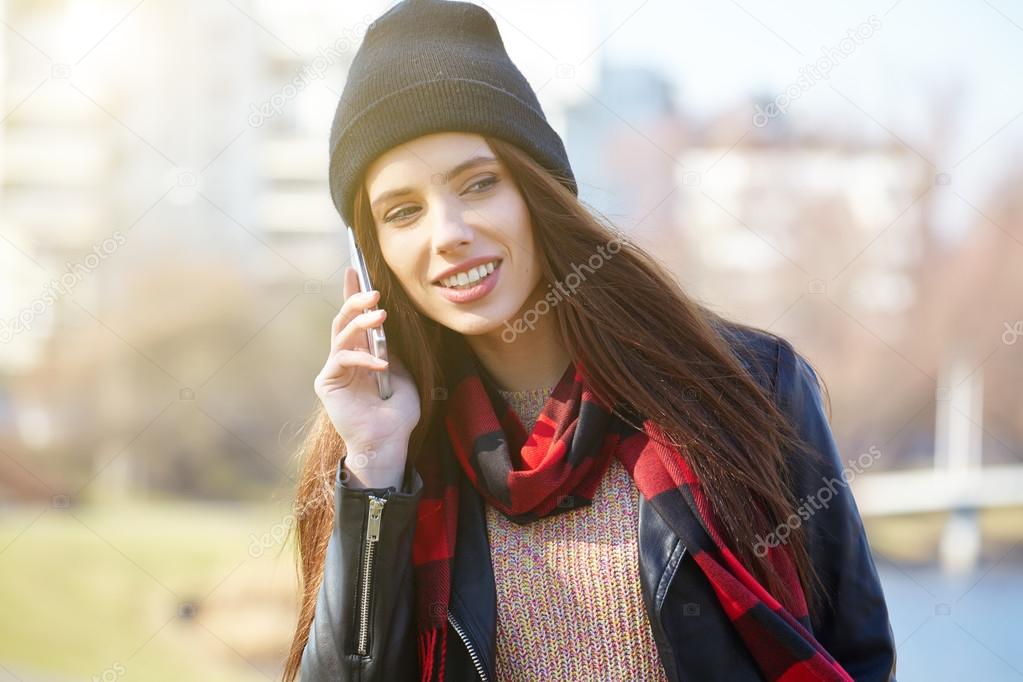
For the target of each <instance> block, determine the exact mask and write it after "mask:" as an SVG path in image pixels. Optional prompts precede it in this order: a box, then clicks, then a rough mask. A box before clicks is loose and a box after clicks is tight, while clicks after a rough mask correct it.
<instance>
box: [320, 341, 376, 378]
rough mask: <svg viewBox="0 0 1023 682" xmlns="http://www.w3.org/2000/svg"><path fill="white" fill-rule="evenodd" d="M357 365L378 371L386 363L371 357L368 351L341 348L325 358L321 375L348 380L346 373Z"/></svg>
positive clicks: (352, 370) (350, 371)
mask: <svg viewBox="0 0 1023 682" xmlns="http://www.w3.org/2000/svg"><path fill="white" fill-rule="evenodd" d="M359 367H363V368H365V369H368V370H375V371H378V372H379V371H382V370H384V369H386V368H387V363H386V362H384V361H382V360H378V359H377V358H375V357H373V355H372V354H371V353H370V352H369V351H364V350H349V349H342V350H339V351H337V352H336V353H334V354H333V355H331V357H330V358H329V359H328V360H327V364H326V366H325V367H324V374H323V377H324V379H326V380H328V381H335V380H341V379H344V380H346V381H349V380H350V378H349V377H348V376H347V375H348V374H349V373H352V372H354V370H355V369H356V368H359Z"/></svg>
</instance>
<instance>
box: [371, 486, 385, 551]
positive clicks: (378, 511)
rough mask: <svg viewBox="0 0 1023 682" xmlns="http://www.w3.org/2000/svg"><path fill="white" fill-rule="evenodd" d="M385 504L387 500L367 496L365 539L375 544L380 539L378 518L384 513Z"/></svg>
mask: <svg viewBox="0 0 1023 682" xmlns="http://www.w3.org/2000/svg"><path fill="white" fill-rule="evenodd" d="M385 502H387V500H386V499H384V498H383V497H377V496H375V495H370V496H369V521H368V523H367V524H366V539H367V540H368V541H370V542H376V541H377V540H379V539H380V516H381V515H382V514H383V512H384V503H385Z"/></svg>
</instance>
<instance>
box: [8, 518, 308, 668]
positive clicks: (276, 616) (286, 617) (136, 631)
mask: <svg viewBox="0 0 1023 682" xmlns="http://www.w3.org/2000/svg"><path fill="white" fill-rule="evenodd" d="M288 511H289V510H288V508H287V506H286V505H283V504H282V505H273V504H267V505H260V506H208V505H200V504H188V503H130V504H123V505H120V506H104V507H91V508H73V509H69V510H65V509H56V508H44V507H41V506H38V507H24V508H14V509H13V510H11V509H7V510H5V511H4V513H3V514H2V515H0V604H2V605H3V607H2V608H0V663H2V664H3V665H4V666H7V667H10V668H11V669H12V670H15V671H19V673H20V672H25V673H31V674H32V675H37V674H38V675H39V676H41V677H45V676H52V677H55V678H58V679H59V678H61V677H68V678H71V677H74V678H78V679H82V678H85V679H92V678H93V676H96V677H97V678H99V679H117V678H119V677H120V676H121V675H124V676H126V677H128V679H145V680H152V681H154V682H160V681H162V680H168V681H169V680H182V679H192V680H199V679H202V680H213V679H215V680H223V681H224V682H235V681H237V682H246V681H253V680H266V679H279V671H280V668H281V665H282V662H283V657H284V654H285V651H286V647H287V645H288V642H289V641H290V636H291V628H292V627H293V624H294V618H295V602H294V599H295V594H294V589H295V578H294V568H293V561H292V551H291V547H290V546H289V547H287V548H286V549H285V550H284V551H283V553H281V547H282V545H281V543H280V542H276V541H273V540H269V542H270V546H268V547H265V548H264V551H263V552H262V554H261V555H258V556H253V555H252V554H253V553H257V554H258V552H253V551H252V550H251V548H252V547H253V545H252V543H253V538H254V537H256V538H258V537H260V536H262V535H263V534H264V533H267V534H269V533H271V531H273V530H274V529H276V530H283V529H284V528H285V527H286V521H285V517H286V515H287V513H288ZM183 602H185V603H194V604H196V605H197V606H196V609H195V611H194V616H193V617H192V618H190V619H189V618H182V617H180V616H179V613H180V606H181V604H182V603H183ZM186 610H187V609H186ZM104 671H107V676H106V677H104ZM118 671H120V672H118Z"/></svg>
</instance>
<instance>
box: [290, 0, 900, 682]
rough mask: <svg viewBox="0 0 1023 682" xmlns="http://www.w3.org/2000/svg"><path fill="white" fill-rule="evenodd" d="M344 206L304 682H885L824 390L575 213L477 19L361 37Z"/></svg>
mask: <svg viewBox="0 0 1023 682" xmlns="http://www.w3.org/2000/svg"><path fill="white" fill-rule="evenodd" d="M330 189H331V195H332V197H333V200H334V203H335V205H336V207H337V209H338V211H339V213H340V214H341V216H342V217H343V218H344V219H345V221H346V223H348V224H350V225H352V226H353V229H354V230H355V232H356V234H357V238H358V240H359V243H360V245H361V246H362V248H363V250H364V251H365V255H366V259H367V262H368V266H369V269H370V273H371V277H372V280H373V282H374V284H375V285H376V286H377V287H378V290H376V291H369V292H359V291H358V285H357V283H356V280H355V277H354V271H353V270H352V269H351V268H348V269H346V272H345V284H344V298H345V301H344V303H343V305H342V307H341V310H340V312H339V313H338V315H337V317H336V318H335V319H334V321H333V325H332V329H331V348H330V353H329V356H328V359H327V361H326V363H325V365H324V367H323V369H322V370H321V372H320V373H319V375H318V376H317V378H316V381H315V382H314V384H315V389H316V393H317V395H318V396H319V398H320V400H321V402H322V406H321V409H320V411H319V412H318V414H317V416H316V422H315V426H314V429H313V431H312V432H311V434H310V436H309V439H308V441H307V443H306V446H305V448H304V461H303V466H302V477H301V482H300V486H299V490H298V499H297V503H298V508H299V509H300V510H302V511H301V514H300V515H299V516H300V518H299V522H298V525H297V527H298V543H297V548H298V552H299V565H300V571H301V575H302V579H303V593H302V608H301V613H300V615H299V622H298V627H297V629H296V633H295V637H294V641H293V643H292V648H291V652H290V656H289V658H288V662H287V666H286V670H285V676H284V677H285V679H286V680H293V679H294V678H295V676H296V675H298V674H299V673H301V677H302V679H303V680H337V679H343V680H364V681H368V680H388V681H390V680H412V679H421V680H478V679H483V680H506V679H507V680H534V679H541V678H546V679H552V680H585V679H612V680H619V679H620V680H717V679H722V680H762V679H767V680H781V679H784V680H850V679H856V680H893V679H894V670H895V652H894V644H893V640H892V633H891V628H890V626H889V622H888V613H887V609H886V606H885V601H884V596H883V594H882V591H881V587H880V584H879V582H878V577H877V572H876V569H875V567H874V564H873V561H872V559H871V556H870V551H869V547H868V545H867V541H866V538H865V535H864V532H863V526H862V523H861V520H860V517H859V514H858V512H857V509H856V505H855V503H854V501H853V498H852V495H851V493H850V491H849V490H848V486H847V485H846V479H845V478H844V477H843V476H842V469H843V467H842V463H841V461H840V459H839V456H838V453H837V451H836V448H835V443H834V441H833V439H832V436H831V433H830V430H829V427H828V422H827V417H826V416H825V414H824V411H823V407H822V402H821V393H820V389H819V386H818V382H817V377H816V374H815V373H814V372H813V370H812V369H811V368H810V366H809V364H808V363H807V362H806V361H805V360H804V359H803V358H802V357H801V356H799V355H798V354H796V353H795V351H794V350H793V348H792V346H791V344H789V343H788V342H787V341H785V340H784V339H781V338H778V337H776V336H774V335H771V334H769V333H767V332H764V331H761V330H757V329H754V328H751V327H747V326H743V325H739V324H737V323H734V322H728V321H726V320H724V319H722V318H720V317H718V316H717V315H715V314H714V313H712V312H711V311H709V310H708V309H706V308H704V307H702V306H700V305H698V304H697V303H695V302H693V301H692V300H691V299H689V298H688V297H687V296H686V295H685V294H684V292H682V291H681V290H679V288H678V286H677V284H675V282H674V280H673V279H672V278H671V277H670V275H668V274H666V273H665V272H664V271H663V270H662V269H661V268H660V267H659V266H658V265H657V264H656V262H655V261H654V260H653V259H651V258H650V257H649V256H648V255H647V254H645V253H644V252H643V251H642V250H640V249H639V248H637V247H636V246H635V245H633V244H630V243H629V242H628V241H627V240H623V239H622V238H620V236H619V235H617V233H615V232H614V231H613V230H611V229H609V228H608V227H607V226H605V225H604V224H603V223H602V222H600V221H598V220H597V219H596V218H595V217H594V216H593V215H591V213H590V212H589V211H588V210H586V209H585V208H584V207H583V206H582V205H581V204H580V203H579V201H578V199H577V186H576V182H575V179H574V176H573V174H572V170H571V167H570V165H569V163H568V159H567V157H566V154H565V149H564V145H563V144H562V142H561V140H560V138H559V137H558V135H557V134H556V133H555V132H554V130H553V129H552V128H551V127H550V126H549V125H548V123H547V121H546V118H545V116H544V114H543V113H542V110H541V108H540V105H539V103H538V101H537V99H536V95H535V93H534V92H533V90H532V89H531V88H530V86H529V84H528V83H527V82H526V80H525V79H524V78H523V77H522V74H521V73H520V72H519V71H518V69H517V68H516V67H515V66H514V64H513V63H512V62H511V61H510V60H509V58H508V55H507V53H506V51H505V49H504V46H503V43H502V41H501V37H500V35H499V33H498V30H497V27H496V25H495V24H494V21H493V19H492V17H491V16H490V15H489V14H488V13H487V12H486V11H485V10H483V9H482V8H479V7H477V6H475V5H472V4H469V3H462V2H446V1H442V0H407V1H406V2H402V3H399V4H398V5H396V6H395V7H393V8H392V9H391V10H390V11H388V12H387V13H386V14H384V15H383V16H382V17H380V18H379V19H377V20H376V21H375V22H374V23H373V24H372V25H371V26H370V27H369V29H368V31H367V33H366V36H365V39H364V41H363V43H362V45H361V46H360V49H359V52H358V53H357V55H356V57H355V59H354V61H353V64H352V67H351V70H350V72H349V76H348V81H347V83H346V86H345V90H344V93H343V94H342V96H341V101H340V103H339V105H338V109H337V112H336V114H335V119H334V125H333V127H332V131H331V159H330ZM374 307H375V308H377V309H376V310H373V311H372V312H362V311H363V310H365V309H370V308H374ZM380 325H383V328H384V330H385V333H386V335H387V339H388V344H389V354H390V364H389V365H388V364H387V363H383V362H379V361H377V360H375V359H374V358H373V356H372V355H371V354H370V353H369V352H367V350H366V348H365V330H366V329H369V328H372V327H375V326H380ZM384 368H386V369H388V370H389V371H390V373H391V380H392V385H393V388H394V394H393V396H392V397H390V398H389V399H388V400H386V401H383V400H380V398H379V397H378V395H377V389H376V381H375V376H374V372H378V371H381V370H383V369H384Z"/></svg>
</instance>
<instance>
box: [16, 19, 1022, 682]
mask: <svg viewBox="0 0 1023 682" xmlns="http://www.w3.org/2000/svg"><path fill="white" fill-rule="evenodd" d="M390 4H392V3H389V2H346V3H340V2H333V3H327V2H307V1H299V0H295V1H293V2H289V3H277V2H268V1H253V0H210V1H208V2H197V1H195V0H189V1H186V2H174V3H171V2H167V1H166V0H141V1H139V0H126V1H114V0H94V1H93V2H88V3H86V2H76V1H72V0H66V1H61V0H46V1H42V0H39V1H35V2H28V1H14V0H0V71H2V74H3V77H2V79H0V378H2V382H0V681H3V682H6V681H7V680H21V681H25V682H28V681H46V682H62V681H64V680H77V679H91V680H104V681H109V680H118V679H122V678H124V679H137V680H154V681H161V680H180V679H194V680H224V681H234V680H238V681H242V680H246V681H249V680H262V679H268V680H273V679H278V677H279V673H280V670H281V668H282V662H283V658H284V655H285V651H286V646H287V644H288V642H289V639H290V636H291V631H292V627H293V625H294V620H295V613H296V599H297V595H296V578H295V569H294V563H293V556H292V547H291V546H290V545H289V544H285V542H284V537H285V535H286V533H287V531H288V529H289V528H290V527H291V526H292V525H293V524H294V520H295V516H294V512H293V509H292V506H291V505H292V499H293V490H294V485H295V482H296V474H297V462H296V460H295V452H296V449H297V447H298V444H299V441H300V437H301V434H302V429H303V427H304V424H305V421H306V419H307V417H308V416H309V415H310V414H311V413H312V411H313V409H314V407H315V405H316V400H317V399H316V397H315V395H314V393H313V391H312V380H313V377H314V376H315V374H316V373H317V372H318V371H319V368H320V367H321V365H322V362H323V360H324V359H325V358H326V353H327V348H328V346H327V342H328V338H329V325H330V320H331V318H332V317H333V316H334V314H335V313H336V311H337V309H338V308H339V306H340V303H341V286H342V282H341V274H342V273H343V268H344V267H345V265H347V263H348V254H347V252H346V248H345V246H344V239H343V238H342V235H343V233H342V225H341V224H340V220H339V218H338V216H337V215H336V214H335V212H334V210H333V208H332V206H331V203H330V200H329V196H328V192H327V186H326V164H327V137H328V131H329V127H330V122H331V118H332V116H333V113H334V108H335V105H336V102H337V99H338V97H339V96H340V92H341V89H342V87H343V84H344V79H345V74H346V71H347V68H348V65H349V63H350V61H351V59H352V57H353V55H354V53H355V50H356V49H357V47H358V45H359V43H360V41H361V39H362V36H363V34H364V32H365V29H366V26H367V25H368V24H369V23H370V22H371V21H372V20H373V19H374V18H375V17H377V16H379V14H381V13H382V12H383V11H385V10H386V9H387V8H388V7H389V6H390ZM479 4H483V5H484V6H486V7H487V8H488V9H489V10H490V11H491V13H492V14H493V15H494V17H495V19H496V20H497V22H498V24H499V27H500V29H501V32H502V35H503V37H504V40H505V43H506V46H507V48H508V50H509V53H510V54H511V56H512V59H513V60H514V61H515V62H516V63H517V64H518V65H519V66H520V68H521V69H522V71H523V72H524V73H525V75H526V77H527V78H528V79H529V81H530V82H531V84H532V85H533V87H534V89H536V91H537V92H538V96H539V98H540V100H541V102H542V104H543V106H544V108H545V111H546V112H547V115H548V117H549V119H550V120H551V122H552V124H553V125H554V127H555V128H556V129H557V130H558V131H559V133H560V134H561V135H562V136H563V138H564V140H565V141H566V146H567V147H568V152H569V157H570V159H571V161H572V164H573V167H574V170H575V174H576V177H577V178H578V179H579V182H580V186H581V192H580V196H581V198H582V199H583V201H584V202H586V203H587V204H588V205H590V206H591V207H593V209H594V210H597V211H600V212H601V213H603V214H604V215H605V216H607V217H608V219H609V220H611V221H612V222H613V223H615V224H616V225H617V226H618V227H619V228H621V229H622V230H623V231H624V232H626V233H627V234H628V235H630V236H631V237H632V238H633V239H634V240H635V241H637V242H639V243H640V244H641V245H643V246H645V247H646V248H648V250H650V251H651V253H653V254H654V255H655V256H656V257H657V258H659V259H660V260H661V261H662V262H663V263H664V264H665V265H666V266H667V267H668V268H670V270H671V271H672V272H673V273H674V274H675V276H676V277H677V279H678V281H679V282H680V284H682V285H683V287H685V288H686V289H687V290H688V291H689V292H691V293H692V294H693V295H694V296H696V297H697V298H699V299H700V300H702V301H703V302H705V303H706V304H707V305H710V306H711V307H713V308H714V309H716V310H719V311H721V312H723V313H725V314H727V315H730V316H732V317H734V318H736V319H740V320H743V321H745V322H749V323H752V324H756V325H758V326H761V327H764V328H767V329H770V330H771V331H774V332H777V333H779V334H781V335H783V336H785V337H786V338H788V339H790V340H791V341H792V342H793V343H794V344H795V346H796V348H797V349H798V350H799V351H800V352H801V353H803V354H804V355H805V356H806V357H807V358H808V359H810V361H811V362H812V363H813V364H814V366H815V367H816V368H818V369H819V371H820V373H821V375H822V377H823V378H824V380H825V382H826V383H827V386H828V389H829V392H830V399H831V409H832V413H831V416H832V424H833V429H834V433H835V437H836V439H837V441H838V443H839V446H840V450H841V452H842V454H843V458H844V459H845V460H846V461H847V462H848V464H849V469H850V472H851V473H850V476H849V480H850V485H851V486H852V488H853V490H854V492H855V494H856V498H857V500H858V503H859V505H860V510H861V512H862V514H863V516H864V519H865V522H866V524H867V527H868V533H869V537H870V540H871V543H872V546H873V550H874V552H875V557H876V561H877V565H878V569H879V571H880V572H881V576H882V580H883V582H884V587H885V591H886V594H887V596H888V600H889V606H890V609H891V612H892V622H893V626H894V629H895V635H896V641H897V642H898V646H899V655H898V667H899V673H900V675H899V678H900V680H923V679H943V680H945V679H947V680H955V679H963V678H966V677H969V678H971V679H983V680H1015V679H1020V678H1023V647H1021V646H1020V644H1021V641H1020V639H1019V633H1020V631H1021V627H1020V607H1021V606H1023V548H1021V541H1023V513H1021V512H1023V403H1021V401H1020V385H1021V379H1023V296H1021V292H1023V195H1021V191H1020V190H1021V188H1023V155H1021V153H1020V152H1021V150H1023V147H1021V140H1023V120H1021V119H1023V89H1021V88H1019V87H1018V84H1019V82H1020V77H1021V75H1023V7H1021V6H1020V5H1019V4H1018V3H1014V2H1011V1H1010V0H990V1H988V0H983V1H977V2H953V1H952V0H939V1H937V2H927V3H924V2H921V0H885V1H884V2H869V1H868V2H862V3H841V4H839V3H825V4H824V5H822V4H821V3H811V2H807V1H805V0H800V1H798V2H792V3H784V4H778V3H768V2H766V1H765V0H741V2H734V1H729V2H717V3H706V2H690V1H685V2H667V1H666V0H652V1H651V0H631V1H628V2H611V1H610V0H600V1H599V2H579V1H575V0H571V1H570V0H544V1H543V2H540V1H539V0H515V1H512V0H501V1H500V2H492V3H479Z"/></svg>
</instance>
